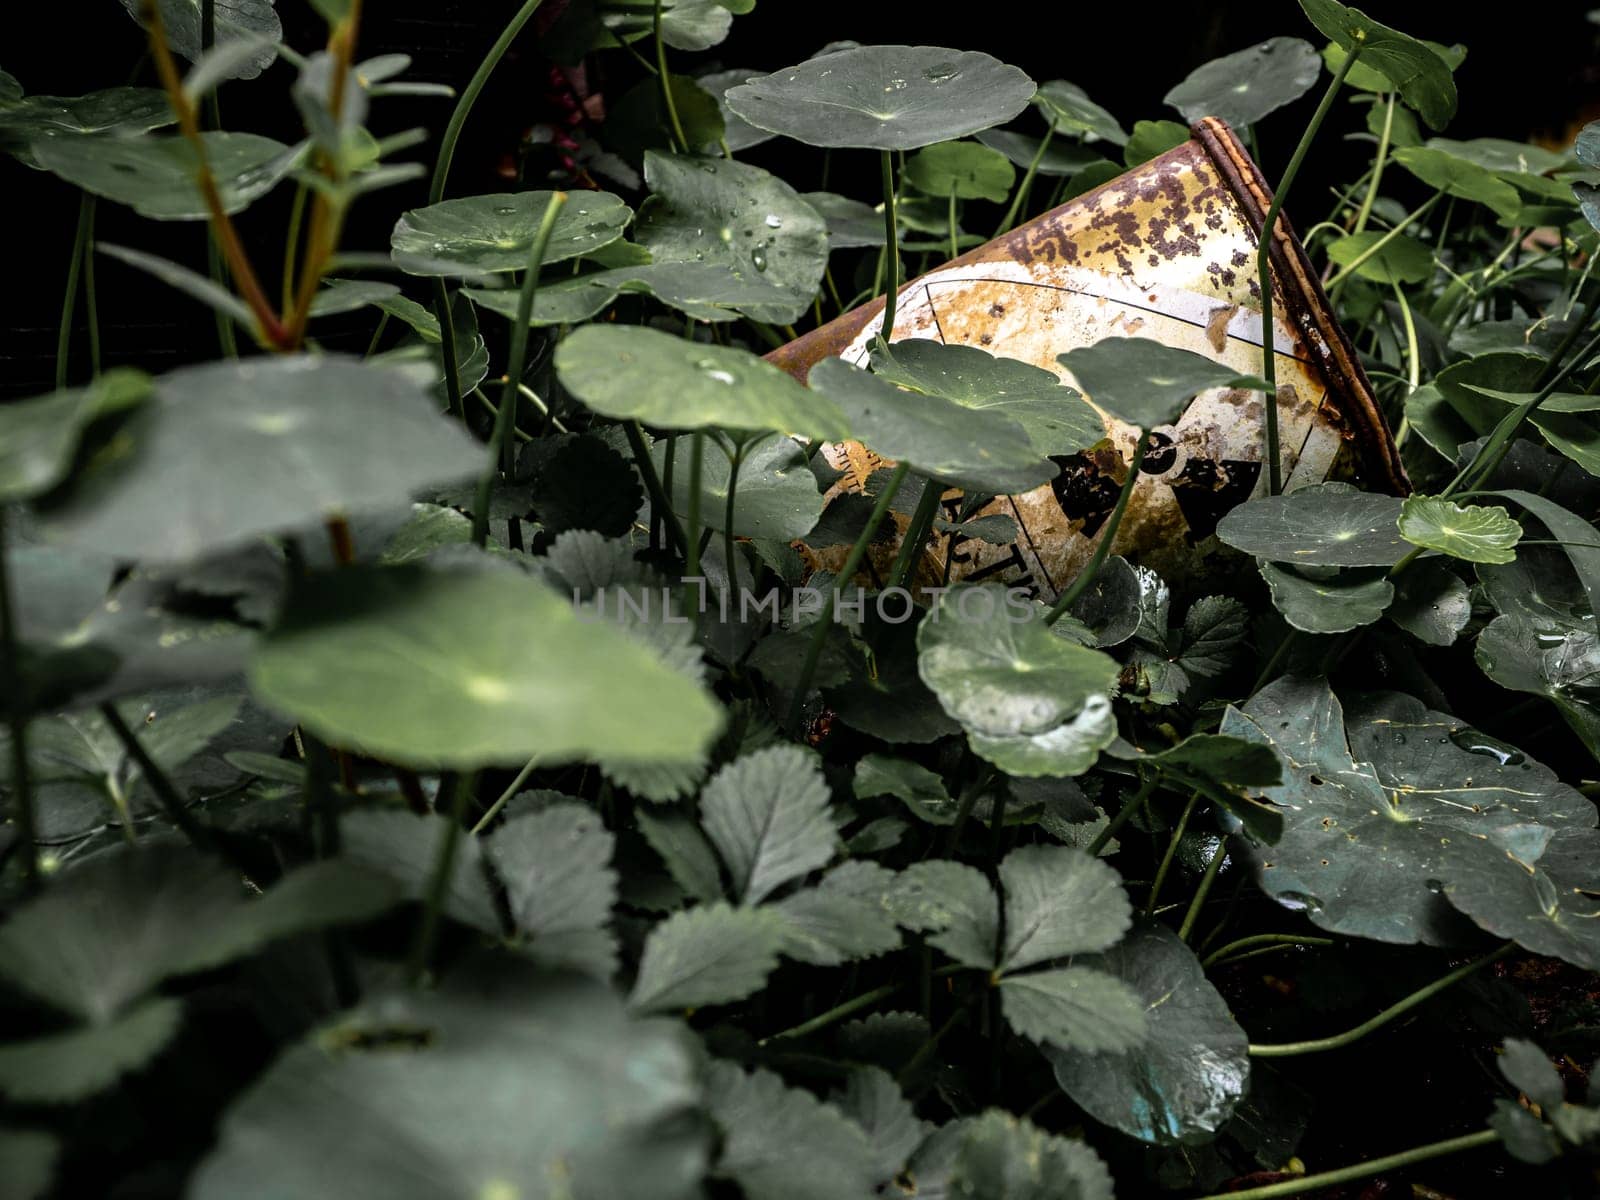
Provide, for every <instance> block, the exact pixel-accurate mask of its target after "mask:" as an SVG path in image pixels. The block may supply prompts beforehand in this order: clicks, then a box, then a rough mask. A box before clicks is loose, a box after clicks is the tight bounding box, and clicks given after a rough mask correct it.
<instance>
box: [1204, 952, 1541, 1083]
mask: <svg viewBox="0 0 1600 1200" xmlns="http://www.w3.org/2000/svg"><path fill="white" fill-rule="evenodd" d="M1516 948H1517V944H1516V943H1515V942H1507V943H1506V944H1505V945H1503V946H1500V947H1499V948H1498V949H1495V950H1491V951H1490V952H1489V953H1488V954H1483V955H1480V956H1479V957H1477V958H1475V959H1473V960H1472V961H1471V962H1469V963H1466V964H1465V965H1463V966H1459V967H1457V968H1456V969H1455V970H1454V971H1451V972H1450V973H1449V974H1448V975H1444V976H1441V977H1440V978H1438V979H1435V980H1434V981H1433V982H1432V983H1430V984H1428V985H1427V986H1426V987H1421V988H1418V989H1417V990H1416V991H1414V992H1412V993H1411V994H1410V995H1409V996H1406V997H1404V998H1403V999H1401V1000H1398V1001H1396V1002H1395V1003H1394V1004H1391V1005H1390V1006H1389V1007H1388V1008H1386V1009H1384V1010H1383V1011H1382V1012H1380V1013H1379V1014H1378V1015H1377V1016H1375V1017H1372V1018H1371V1019H1369V1020H1366V1021H1363V1022H1362V1023H1361V1024H1359V1025H1357V1026H1356V1027H1355V1028H1354V1029H1347V1030H1345V1031H1344V1032H1343V1033H1336V1034H1334V1035H1333V1036H1332V1037H1325V1038H1316V1039H1314V1040H1312V1041H1308V1042H1278V1043H1273V1044H1268V1045H1251V1046H1250V1056H1251V1057H1252V1058H1288V1057H1291V1056H1293V1055H1297V1054H1320V1053H1321V1052H1322V1051H1324V1050H1338V1049H1340V1048H1341V1047H1344V1046H1348V1045H1350V1044H1351V1043H1353V1042H1359V1041H1360V1040H1361V1039H1362V1038H1364V1037H1366V1036H1367V1034H1369V1033H1372V1032H1373V1031H1374V1030H1377V1029H1382V1028H1383V1027H1384V1026H1385V1025H1387V1024H1388V1023H1389V1022H1390V1021H1393V1020H1394V1019H1396V1018H1397V1017H1403V1016H1405V1014H1406V1013H1408V1012H1410V1011H1411V1010H1412V1009H1414V1008H1416V1007H1417V1005H1419V1004H1421V1003H1423V1002H1424V1001H1426V1000H1430V999H1432V998H1433V997H1434V996H1436V995H1438V994H1439V993H1440V992H1442V991H1444V990H1445V989H1446V988H1447V987H1449V986H1450V985H1451V984H1453V983H1458V982H1459V981H1461V980H1463V979H1465V978H1466V977H1467V976H1468V975H1471V974H1472V973H1473V972H1474V971H1476V970H1478V969H1479V968H1480V967H1486V966H1488V965H1489V964H1490V963H1492V962H1494V961H1495V960H1496V959H1498V958H1504V957H1505V956H1506V955H1507V954H1509V953H1511V951H1513V950H1515V949H1516ZM1213 957H1215V956H1214V955H1213Z"/></svg>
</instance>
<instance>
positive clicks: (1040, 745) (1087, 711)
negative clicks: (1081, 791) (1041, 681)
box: [967, 695, 1117, 779]
mask: <svg viewBox="0 0 1600 1200" xmlns="http://www.w3.org/2000/svg"><path fill="white" fill-rule="evenodd" d="M1116 736H1117V718H1116V714H1115V713H1114V712H1113V711H1112V709H1111V699H1110V697H1108V696H1101V695H1094V696H1090V697H1089V699H1088V700H1086V701H1084V705H1083V707H1082V708H1081V709H1080V710H1079V711H1078V713H1077V715H1076V716H1074V717H1072V718H1071V719H1070V720H1067V721H1065V722H1063V723H1062V724H1060V725H1057V726H1056V727H1055V728H1054V729H1049V730H1046V731H1045V732H1044V733H1022V734H1016V735H1003V734H1002V735H996V734H988V733H976V732H971V731H969V732H968V734H967V744H968V745H970V746H971V747H972V752H973V753H974V754H976V755H977V756H978V757H979V758H981V759H983V760H985V761H986V762H991V763H993V764H994V765H995V766H997V767H999V768H1000V769H1001V770H1002V771H1004V772H1006V773H1007V774H1008V775H1015V776H1017V777H1019V778H1024V779H1037V778H1041V777H1042V778H1051V779H1069V778H1071V777H1072V776H1074V775H1082V774H1083V773H1084V772H1085V771H1087V770H1088V769H1089V768H1090V767H1092V766H1094V764H1095V760H1096V759H1097V758H1099V757H1100V751H1102V750H1104V749H1105V748H1106V747H1107V746H1109V745H1110V744H1111V743H1112V742H1113V741H1114V740H1115V739H1116Z"/></svg>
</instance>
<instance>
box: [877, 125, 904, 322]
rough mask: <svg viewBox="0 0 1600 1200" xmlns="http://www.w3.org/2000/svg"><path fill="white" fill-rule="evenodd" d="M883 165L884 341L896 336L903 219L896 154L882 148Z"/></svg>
mask: <svg viewBox="0 0 1600 1200" xmlns="http://www.w3.org/2000/svg"><path fill="white" fill-rule="evenodd" d="M879 161H880V164H881V166H882V168H883V230H884V236H885V238H886V239H887V242H886V244H885V245H884V250H883V260H884V269H885V274H887V276H888V278H887V280H886V281H885V282H884V287H883V325H882V337H883V340H884V341H885V342H892V341H893V340H894V308H895V303H896V301H897V300H898V298H899V295H900V219H899V217H898V216H897V215H896V213H895V194H894V157H893V156H892V155H891V154H890V153H889V151H887V150H884V151H882V153H881V155H880V158H879Z"/></svg>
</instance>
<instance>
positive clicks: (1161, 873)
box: [1144, 792, 1200, 917]
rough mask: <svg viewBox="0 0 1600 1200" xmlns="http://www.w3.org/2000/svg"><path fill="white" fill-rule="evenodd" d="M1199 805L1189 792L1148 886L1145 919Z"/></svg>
mask: <svg viewBox="0 0 1600 1200" xmlns="http://www.w3.org/2000/svg"><path fill="white" fill-rule="evenodd" d="M1199 803H1200V793H1199V792H1191V793H1190V794H1189V800H1188V802H1187V803H1186V804H1184V806H1183V815H1182V816H1180V817H1179V818H1178V824H1177V826H1176V827H1175V828H1174V829H1173V831H1172V837H1171V838H1170V839H1169V840H1168V841H1167V849H1166V853H1164V854H1162V856H1161V864H1160V865H1159V866H1158V867H1156V877H1155V881H1154V882H1153V883H1151V885H1150V898H1149V899H1148V900H1146V901H1145V903H1144V915H1145V916H1147V917H1148V916H1150V915H1151V914H1152V913H1153V912H1155V911H1156V902H1157V901H1158V900H1160V899H1161V888H1162V886H1163V885H1165V883H1166V882H1167V872H1168V871H1170V870H1172V860H1173V859H1174V858H1176V857H1177V854H1178V843H1179V842H1180V841H1182V840H1183V833H1184V830H1186V829H1188V828H1189V818H1190V817H1192V816H1194V810H1195V808H1196V806H1198V805H1199Z"/></svg>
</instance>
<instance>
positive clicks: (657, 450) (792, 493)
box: [650, 435, 822, 542]
mask: <svg viewBox="0 0 1600 1200" xmlns="http://www.w3.org/2000/svg"><path fill="white" fill-rule="evenodd" d="M689 443H690V439H688V438H682V437H680V438H678V439H676V440H675V441H674V442H673V455H672V459H673V468H672V506H673V508H674V509H676V510H677V512H678V513H679V515H680V516H682V515H684V514H686V513H687V512H688V508H689V456H690V451H691V447H690V444H689ZM650 457H651V458H652V459H653V460H654V461H655V465H656V474H657V476H658V477H660V478H663V479H664V478H666V464H667V443H666V442H665V441H660V442H657V443H656V444H655V446H653V447H652V448H651V451H650ZM729 476H730V465H729V463H728V459H727V457H726V456H725V455H724V454H723V453H722V451H721V450H720V449H716V448H714V447H710V446H708V447H706V449H705V451H704V453H703V454H702V456H701V460H700V519H701V521H703V522H704V523H705V526H706V528H708V529H715V530H717V531H718V532H721V531H722V530H723V529H725V528H727V513H728V480H729ZM821 515H822V493H821V492H819V491H818V490H817V480H816V476H814V475H812V473H811V468H810V464H809V461H808V460H807V458H806V452H805V447H804V446H801V445H800V444H799V443H798V442H796V441H794V440H793V439H792V438H786V437H778V436H770V435H769V436H767V437H764V438H761V439H760V440H759V441H757V442H756V443H755V444H753V445H751V446H747V447H746V448H745V450H744V455H743V458H742V460H741V461H740V463H739V477H738V479H737V481H736V482H735V491H734V505H733V532H734V535H735V536H736V537H750V538H777V539H779V540H781V541H785V542H789V541H793V540H794V539H795V538H802V537H805V536H806V534H808V533H810V532H811V529H812V527H813V526H815V525H816V523H817V518H818V517H820V516H821Z"/></svg>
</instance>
